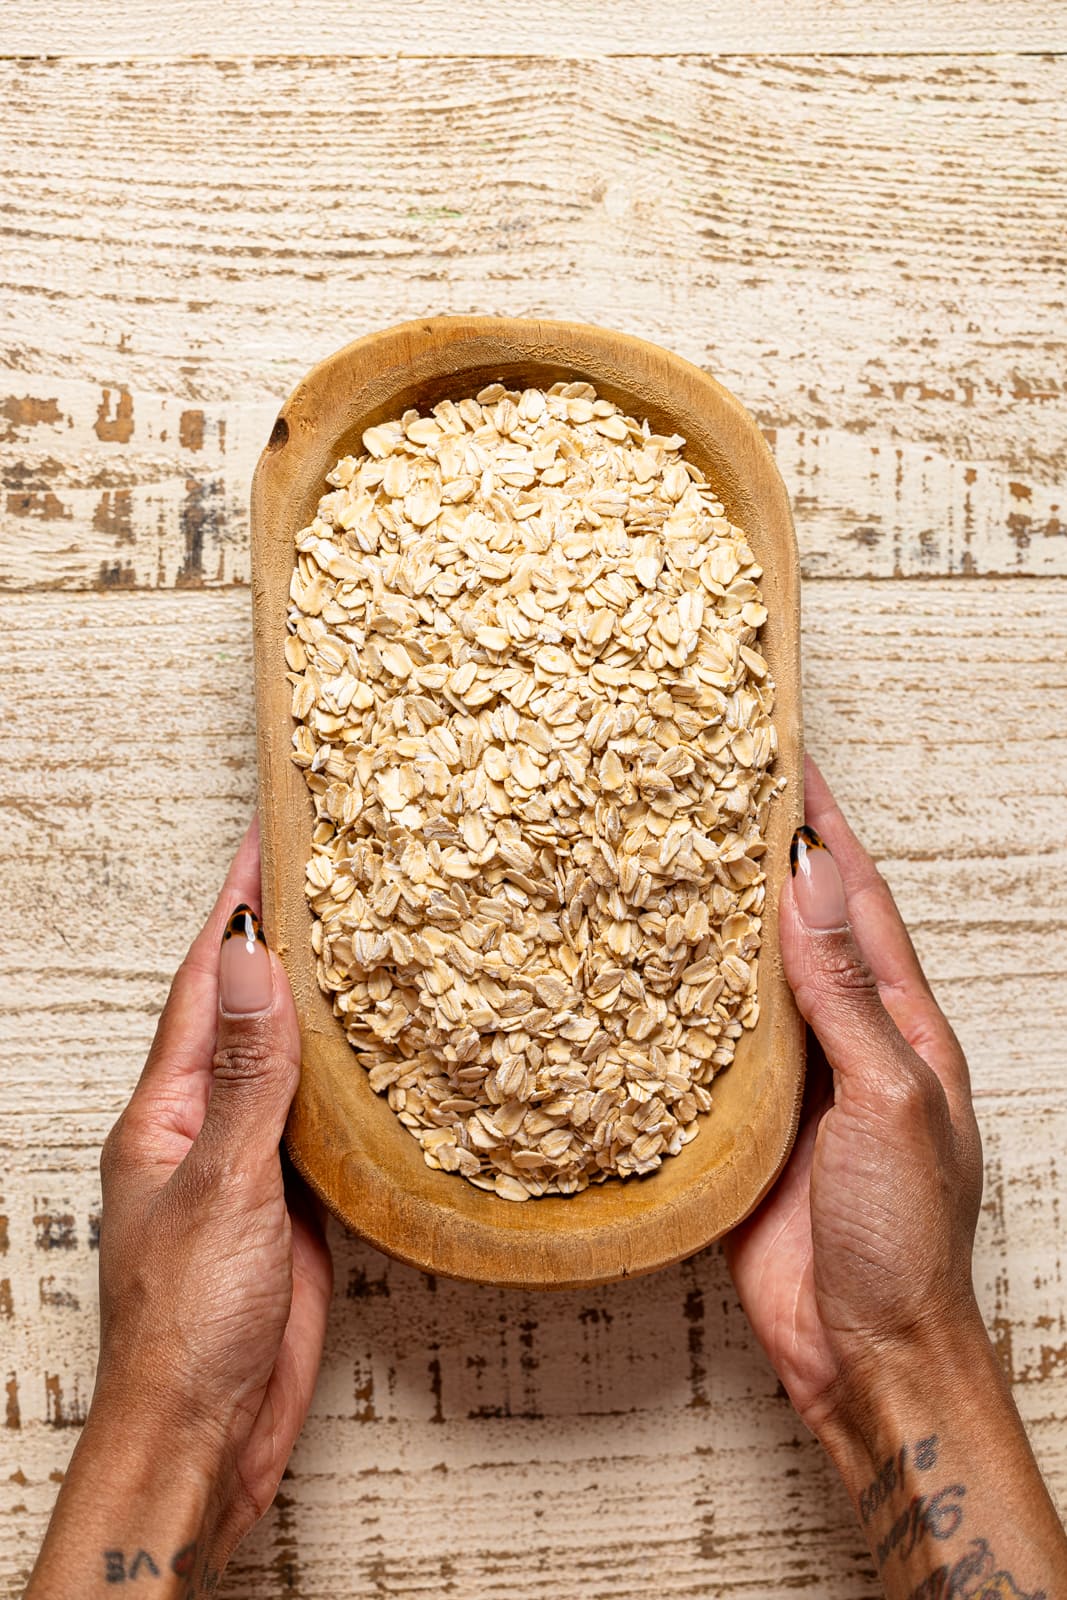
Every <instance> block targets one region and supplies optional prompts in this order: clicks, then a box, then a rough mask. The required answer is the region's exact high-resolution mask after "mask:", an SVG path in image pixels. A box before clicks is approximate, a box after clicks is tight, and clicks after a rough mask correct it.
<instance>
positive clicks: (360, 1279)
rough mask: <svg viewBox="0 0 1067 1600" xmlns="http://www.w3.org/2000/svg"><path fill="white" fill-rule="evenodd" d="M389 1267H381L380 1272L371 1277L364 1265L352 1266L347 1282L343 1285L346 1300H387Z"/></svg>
mask: <svg viewBox="0 0 1067 1600" xmlns="http://www.w3.org/2000/svg"><path fill="white" fill-rule="evenodd" d="M389 1294H390V1289H389V1269H388V1267H383V1268H382V1271H381V1274H380V1275H379V1276H378V1277H376V1278H372V1277H371V1275H370V1273H369V1272H368V1271H367V1269H366V1267H352V1268H350V1269H349V1273H348V1283H347V1285H346V1287H345V1299H346V1300H388V1298H389Z"/></svg>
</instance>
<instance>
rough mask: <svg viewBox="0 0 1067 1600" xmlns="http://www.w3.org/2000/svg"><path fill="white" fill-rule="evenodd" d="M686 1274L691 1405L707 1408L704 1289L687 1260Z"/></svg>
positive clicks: (697, 1408) (685, 1311)
mask: <svg viewBox="0 0 1067 1600" xmlns="http://www.w3.org/2000/svg"><path fill="white" fill-rule="evenodd" d="M683 1272H684V1275H685V1276H686V1277H688V1278H689V1279H690V1287H689V1289H688V1291H687V1293H686V1297H685V1301H684V1303H683V1306H682V1312H683V1315H684V1316H685V1320H686V1323H687V1329H686V1344H687V1346H688V1349H689V1406H690V1408H691V1409H693V1410H699V1411H703V1410H706V1409H707V1407H708V1405H709V1404H710V1402H709V1400H708V1391H707V1377H708V1368H707V1362H706V1360H705V1356H704V1291H703V1289H702V1288H701V1287H700V1285H699V1283H697V1282H696V1281H695V1279H694V1278H693V1271H692V1267H691V1265H690V1264H689V1263H688V1262H687V1263H686V1265H685V1267H684V1268H683Z"/></svg>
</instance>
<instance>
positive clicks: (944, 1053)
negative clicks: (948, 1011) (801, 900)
mask: <svg viewBox="0 0 1067 1600" xmlns="http://www.w3.org/2000/svg"><path fill="white" fill-rule="evenodd" d="M804 784H805V791H804V802H805V814H806V816H807V819H808V822H809V823H810V824H811V825H812V826H813V827H814V829H815V830H816V832H817V834H819V835H820V836H821V838H822V839H823V840H825V842H826V844H827V846H828V848H829V850H830V851H831V852H832V855H833V860H834V862H835V863H836V865H837V868H838V871H839V872H840V875H841V881H842V883H843V884H844V889H845V896H846V900H847V903H848V916H849V921H850V922H851V924H852V930H853V934H854V937H855V940H856V944H857V945H858V947H859V950H860V952H861V954H862V956H863V959H864V961H865V962H866V964H867V966H868V967H869V968H870V971H871V973H872V974H873V976H874V979H875V982H876V983H877V985H878V992H879V994H880V996H881V999H882V1004H883V1005H884V1006H885V1008H886V1010H887V1011H888V1013H889V1015H890V1016H891V1017H892V1019H893V1021H894V1022H895V1023H896V1025H897V1027H898V1028H899V1029H900V1032H901V1033H902V1034H903V1036H904V1038H905V1039H906V1040H907V1042H908V1043H909V1044H910V1045H911V1046H912V1048H913V1049H914V1050H916V1051H917V1052H918V1053H919V1055H920V1056H922V1058H923V1059H924V1060H925V1061H927V1062H928V1063H929V1065H930V1066H931V1067H933V1069H934V1071H935V1072H936V1073H937V1075H938V1077H939V1078H940V1079H941V1081H942V1083H943V1085H944V1087H945V1090H946V1092H947V1093H948V1094H949V1096H950V1099H952V1100H954V1101H956V1102H964V1101H965V1102H967V1103H968V1104H969V1102H970V1079H969V1076H968V1072H967V1061H966V1057H965V1056H964V1054H963V1051H962V1049H961V1048H960V1044H959V1041H958V1039H957V1038H956V1035H955V1034H954V1033H953V1031H952V1028H951V1026H950V1024H949V1022H948V1020H947V1018H946V1017H945V1015H944V1012H943V1011H942V1010H941V1007H940V1006H939V1005H938V1003H937V1001H936V999H935V998H934V995H933V991H932V990H931V988H930V985H929V982H928V981H927V978H926V974H925V973H924V972H923V969H922V967H921V965H920V963H919V958H918V956H917V955H916V953H915V946H914V945H913V944H912V942H911V937H910V935H909V934H908V930H907V928H906V927H905V926H904V922H903V919H902V918H901V915H900V912H899V911H898V909H897V904H896V901H895V900H894V899H893V895H892V891H891V890H890V888H889V885H888V884H887V883H886V881H885V879H884V878H883V877H882V874H881V873H880V872H879V871H878V869H877V867H876V866H875V864H874V862H873V861H872V860H871V858H870V856H869V855H868V854H867V852H866V850H865V849H864V848H863V846H862V845H861V844H860V842H859V840H858V839H857V838H856V835H855V834H854V833H853V831H852V829H851V828H850V827H849V825H848V823H847V822H846V820H845V818H844V816H843V815H842V812H841V809H840V807H839V806H838V804H837V802H836V800H835V799H834V797H833V794H832V793H831V791H830V786H829V784H828V783H827V782H826V779H825V778H824V777H823V775H822V773H821V772H820V771H819V769H818V767H817V766H816V765H815V762H814V761H812V760H811V758H810V757H809V758H808V759H807V761H806V763H805V768H804Z"/></svg>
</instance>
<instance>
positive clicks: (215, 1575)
mask: <svg viewBox="0 0 1067 1600" xmlns="http://www.w3.org/2000/svg"><path fill="white" fill-rule="evenodd" d="M103 1557H104V1581H105V1583H112V1584H118V1583H137V1582H138V1581H139V1580H142V1579H145V1578H149V1579H151V1578H159V1577H164V1576H166V1574H167V1573H168V1572H169V1573H172V1574H173V1575H174V1576H175V1577H177V1578H185V1579H187V1580H188V1581H187V1583H186V1586H185V1588H184V1589H182V1591H181V1600H202V1597H204V1596H208V1595H212V1594H214V1592H215V1590H216V1589H217V1588H218V1586H219V1578H220V1577H221V1576H222V1574H221V1573H220V1572H219V1571H218V1569H217V1568H215V1567H212V1566H209V1565H208V1561H207V1556H206V1554H202V1553H201V1551H200V1549H199V1546H198V1545H197V1542H196V1540H195V1539H192V1540H190V1541H189V1543H188V1544H183V1545H182V1547H181V1549H180V1550H176V1551H175V1552H174V1554H173V1555H172V1556H171V1557H170V1559H169V1560H167V1561H164V1562H163V1563H160V1562H158V1561H157V1560H156V1559H155V1557H154V1556H153V1555H152V1554H151V1553H150V1552H149V1551H148V1550H136V1551H133V1552H129V1551H126V1550H105V1551H104V1552H103Z"/></svg>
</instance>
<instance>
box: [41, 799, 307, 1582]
mask: <svg viewBox="0 0 1067 1600" xmlns="http://www.w3.org/2000/svg"><path fill="white" fill-rule="evenodd" d="M242 903H243V905H242ZM258 904H259V851H258V832H257V829H256V826H255V824H253V825H252V827H251V828H250V829H249V831H248V833H247V835H246V836H245V839H244V841H243V842H242V844H241V847H240V849H239V850H238V852H237V855H236V858H235V859H234V862H233V865H232V866H231V868H230V872H229V876H228V877H227V880H226V884H225V886H224V888H223V890H222V893H221V895H220V896H219V899H218V901H217V903H216V905H215V908H214V910H213V911H212V913H211V915H210V917H209V918H208V920H207V923H206V925H205V927H204V929H203V931H202V932H201V933H200V935H199V937H198V938H197V939H196V941H195V942H194V944H193V945H192V948H191V949H190V951H189V953H188V955H187V956H186V958H185V960H184V961H183V963H182V965H181V967H180V968H179V970H178V974H177V976H176V977H175V979H174V983H173V986H172V988H171V992H170V996H169V998H168V1000H167V1003H166V1006H165V1008H164V1011H163V1014H162V1016H161V1018H160V1021H159V1027H158V1029H157V1032H156V1037H155V1040H154V1043H153V1045H152V1048H151V1050H150V1052H149V1055H148V1060H147V1063H146V1065H145V1068H144V1071H143V1073H142V1076H141V1079H140V1082H139V1083H138V1085H137V1087H136V1089H135V1090H134V1093H133V1096H132V1098H131V1100H130V1102H129V1104H128V1105H127V1107H126V1109H125V1110H124V1111H123V1113H122V1115H121V1116H120V1117H119V1119H118V1122H117V1123H116V1124H115V1127H114V1128H113V1129H112V1132H111V1134H110V1135H109V1137H108V1139H107V1141H106V1143H105V1146H104V1151H103V1155H102V1158H101V1170H102V1178H103V1220H102V1224H101V1232H100V1324H101V1348H100V1362H99V1367H98V1372H97V1382H96V1389H95V1392H94V1396H93V1402H92V1406H91V1409H90V1413H89V1418H88V1420H87V1423H86V1426H85V1429H84V1432H83V1436H82V1440H81V1442H80V1444H79V1447H78V1451H77V1452H76V1454H75V1458H74V1461H73V1463H72V1468H71V1471H70V1472H69V1473H68V1475H67V1481H66V1483H65V1485H64V1490H63V1492H62V1494H61V1496H60V1502H59V1505H58V1507H57V1513H56V1517H55V1519H54V1520H53V1526H52V1529H51V1530H50V1533H49V1537H48V1540H46V1544H45V1548H44V1552H43V1554H42V1557H41V1561H40V1562H39V1565H38V1569H37V1573H36V1575H35V1578H34V1580H33V1582H32V1583H31V1587H30V1590H29V1591H28V1593H29V1595H31V1596H33V1597H34V1600H36V1597H37V1596H38V1595H40V1596H42V1597H44V1596H46V1595H47V1596H49V1597H51V1596H52V1595H57V1596H58V1595H66V1594H67V1593H68V1592H71V1593H75V1592H76V1593H79V1594H80V1595H89V1594H94V1593H95V1592H96V1589H97V1582H96V1581H95V1580H99V1579H101V1578H104V1579H106V1582H107V1584H109V1585H110V1584H113V1583H114V1582H116V1581H120V1580H117V1579H116V1578H115V1576H114V1572H115V1570H117V1567H118V1566H121V1565H122V1564H123V1562H125V1566H126V1568H127V1569H129V1568H130V1567H131V1566H132V1565H133V1563H134V1562H135V1561H136V1559H137V1551H140V1552H141V1553H142V1554H143V1555H145V1556H146V1557H147V1558H149V1559H150V1561H151V1563H152V1566H154V1567H157V1568H159V1570H160V1574H161V1575H163V1574H164V1572H165V1571H166V1570H167V1569H168V1568H169V1569H170V1571H171V1574H172V1577H173V1576H176V1577H178V1578H179V1579H180V1580H181V1584H182V1585H185V1586H184V1587H182V1586H179V1587H178V1588H175V1589H174V1590H173V1592H175V1593H181V1594H183V1595H184V1594H193V1593H197V1594H199V1593H200V1592H201V1591H204V1592H208V1591H209V1590H210V1589H211V1588H212V1587H213V1586H214V1582H217V1578H218V1573H219V1572H220V1571H221V1569H222V1567H224V1565H225V1563H226V1560H227V1559H228V1557H229V1554H230V1553H231V1552H232V1550H233V1547H234V1546H235V1545H236V1543H237V1542H238V1540H239V1539H240V1538H241V1537H242V1536H243V1535H244V1534H245V1533H246V1532H247V1531H248V1529H249V1528H250V1527H251V1526H252V1524H253V1523H254V1522H255V1521H256V1520H257V1519H258V1518H259V1517H260V1516H261V1515H262V1514H263V1512H264V1511H265V1510H266V1509H267V1507H268V1506H269V1505H270V1503H271V1501H272V1500H273V1498H274V1494H275V1491H276V1490H277V1486H278V1483H279V1480H280V1478H281V1475H282V1472H283V1471H284V1469H285V1466H286V1463H287V1461H288V1459H289V1455H290V1453H291V1451H292V1447H293V1444H294V1442H295V1440H296V1436H297V1434H298V1433H299V1431H300V1428H301V1426H302V1424H303V1421H304V1417H305V1415H306V1412H307V1409H308V1405H309V1403H310V1400H311V1395H312V1390H313V1389H314V1386H315V1380H316V1376H317V1374H318V1368H319V1361H320V1357H321V1353H322V1345H323V1338H324V1334H325V1327H326V1315H327V1309H328V1306H329V1301H330V1294H331V1289H332V1266H331V1262H330V1255H329V1251H328V1249H327V1246H326V1243H325V1239H324V1236H323V1231H322V1225H321V1220H320V1217H319V1215H318V1214H317V1211H316V1207H315V1203H314V1202H313V1201H312V1199H311V1197H310V1196H309V1195H308V1194H307V1192H306V1191H305V1190H304V1189H303V1187H302V1186H301V1185H300V1184H299V1182H298V1180H296V1179H295V1177H293V1176H292V1175H291V1174H290V1175H288V1176H287V1175H286V1174H285V1173H284V1172H283V1167H282V1160H281V1156H280V1149H279V1146H280V1141H281V1137H282V1131H283V1128H284V1126H285V1120H286V1116H287V1114H288V1111H289V1106H290V1103H291V1101H292V1098H293V1094H294V1093H295V1090H296V1086H297V1083H298V1081H299V1076H300V1034H299V1029H298V1026H297V1020H296V1013H295V1009H294V1006H293V999H292V994H291V992H290V988H289V983H288V979H287V977H286V974H285V969H284V967H283V966H282V964H281V962H280V961H279V960H278V958H277V956H275V955H274V954H273V953H272V952H270V951H268V949H267V946H266V942H265V941H264V940H263V937H262V933H261V930H260V927H259V922H258V918H257V917H256V915H255V913H254V912H253V910H252V907H253V906H256V907H258ZM238 907H241V910H240V911H238ZM90 1478H93V1479H95V1482H96V1503H95V1505H90V1503H89V1502H88V1500H87V1497H86V1492H85V1488H84V1485H85V1484H86V1482H87V1481H88V1480H89V1479H90ZM157 1480H158V1481H157ZM103 1482H110V1483H111V1484H112V1485H114V1488H115V1490H116V1491H117V1493H116V1494H115V1496H114V1498H115V1500H116V1503H115V1504H114V1505H113V1506H111V1507H110V1509H107V1506H108V1495H107V1491H106V1490H105V1489H103V1488H101V1483H103ZM164 1485H165V1487H164ZM139 1504H140V1509H138V1506H139ZM164 1507H166V1509H165V1510H164ZM72 1519H73V1520H74V1521H75V1522H77V1523H78V1524H79V1525H80V1528H81V1530H82V1533H83V1542H84V1543H85V1544H86V1545H87V1547H89V1548H90V1550H91V1551H92V1554H91V1556H90V1557H89V1559H90V1567H89V1569H88V1570H87V1571H86V1572H85V1573H84V1574H83V1576H82V1581H80V1582H79V1583H78V1584H76V1585H75V1586H74V1587H73V1588H71V1589H70V1590H69V1591H68V1589H67V1588H66V1587H64V1586H63V1583H59V1584H57V1583H56V1581H55V1579H56V1574H57V1570H58V1565H57V1560H56V1559H54V1558H53V1557H52V1556H51V1555H50V1547H52V1546H55V1545H56V1543H57V1541H58V1542H59V1543H60V1544H62V1543H63V1542H64V1529H65V1527H67V1526H68V1525H69V1524H70V1522H71V1520H72ZM87 1524H88V1525H89V1526H90V1527H91V1528H92V1529H93V1531H92V1532H90V1531H88V1529H87ZM97 1530H98V1532H99V1537H95V1534H96V1531H97ZM194 1547H195V1559H194V1555H193V1554H192V1552H193V1550H194ZM124 1549H125V1550H126V1552H127V1554H126V1555H125V1556H123V1555H122V1552H123V1550H124ZM194 1567H195V1571H194ZM104 1569H109V1570H110V1571H111V1573H112V1575H111V1576H110V1577H108V1576H107V1571H105V1570H104ZM140 1571H142V1572H145V1571H147V1572H151V1567H149V1566H148V1565H147V1563H146V1562H142V1565H141V1568H140ZM135 1576H136V1574H135ZM90 1579H92V1580H94V1581H89V1580H90ZM165 1592H167V1593H170V1592H171V1590H170V1589H168V1590H167V1591H165ZM153 1593H154V1594H157V1595H158V1594H159V1593H160V1590H159V1589H158V1587H157V1588H154V1589H153Z"/></svg>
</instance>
